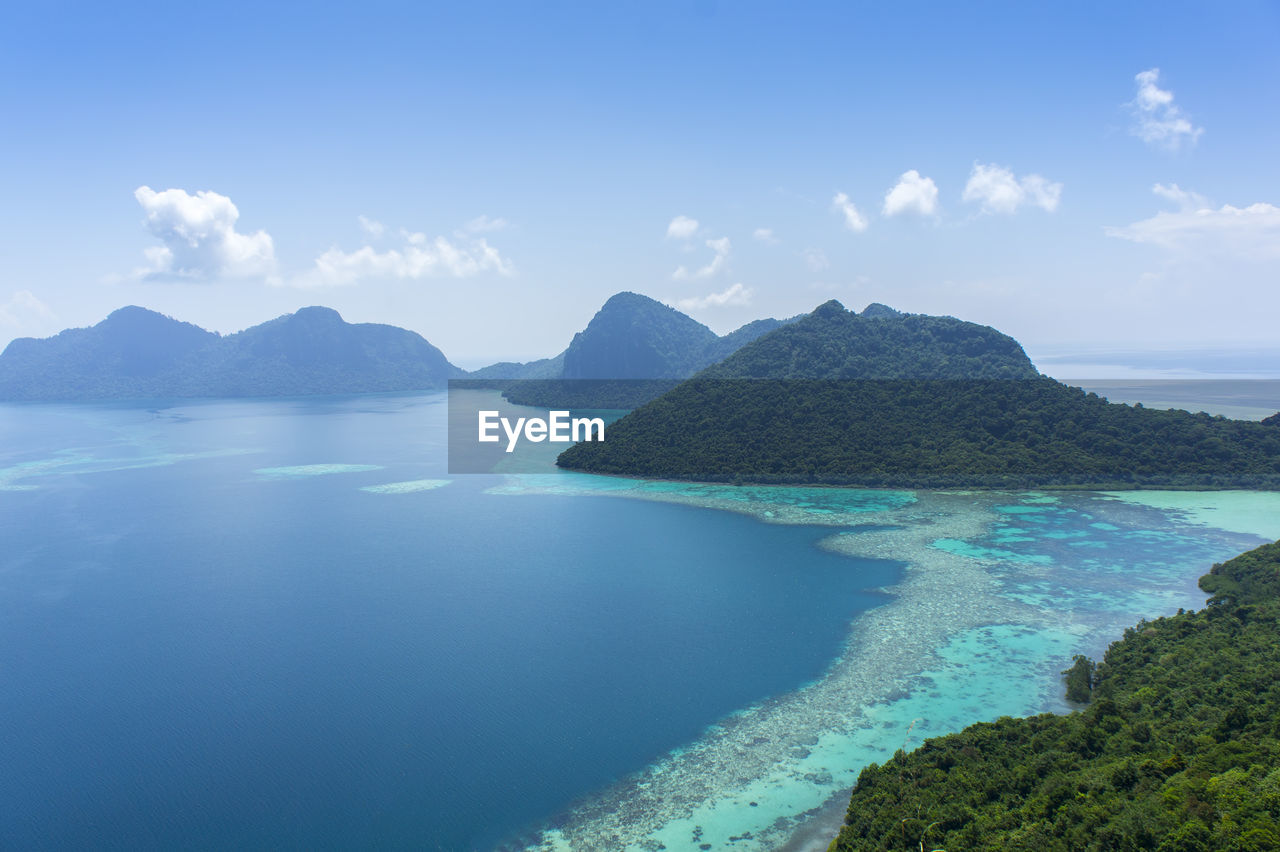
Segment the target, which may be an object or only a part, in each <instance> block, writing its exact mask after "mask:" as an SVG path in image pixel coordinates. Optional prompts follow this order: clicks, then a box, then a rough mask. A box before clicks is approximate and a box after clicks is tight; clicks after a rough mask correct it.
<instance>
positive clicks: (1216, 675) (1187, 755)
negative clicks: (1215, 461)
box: [831, 542, 1280, 852]
mask: <svg viewBox="0 0 1280 852" xmlns="http://www.w3.org/2000/svg"><path fill="white" fill-rule="evenodd" d="M1200 585H1201V587H1202V588H1203V589H1204V590H1205V591H1206V592H1208V593H1210V594H1212V595H1213V597H1212V598H1211V599H1210V601H1209V603H1208V605H1207V606H1206V608H1205V609H1203V610H1201V611H1199V612H1186V613H1182V612H1180V613H1179V614H1178V615H1176V616H1173V617H1169V618H1160V619H1157V620H1156V621H1152V622H1142V623H1140V624H1138V625H1137V626H1136V627H1134V628H1131V629H1129V630H1127V631H1126V632H1125V636H1124V638H1123V639H1122V640H1121V641H1118V642H1116V643H1115V644H1113V645H1112V646H1111V648H1110V649H1109V650H1108V651H1107V654H1106V657H1105V659H1104V660H1103V662H1102V663H1101V664H1099V665H1098V666H1097V667H1096V669H1094V668H1093V666H1092V665H1091V663H1090V662H1089V661H1088V660H1085V659H1084V658H1083V657H1079V658H1077V660H1076V664H1075V665H1074V666H1073V667H1072V668H1071V669H1070V670H1068V671H1069V675H1068V686H1069V688H1074V689H1075V690H1077V691H1078V692H1079V693H1080V697H1084V698H1090V699H1091V703H1090V704H1089V706H1088V707H1087V708H1086V709H1085V710H1083V711H1082V712H1078V713H1074V714H1071V715H1069V716H1055V715H1048V714H1046V715H1041V716H1035V717H1031V718H1026V719H1011V718H1004V719H1000V720H998V721H996V722H993V723H989V724H979V725H974V726H972V727H970V728H967V729H965V730H964V731H962V732H960V733H957V734H952V735H949V736H946V737H940V738H937V739H933V740H927V741H925V743H924V744H923V745H921V746H920V748H918V749H916V750H915V751H913V752H911V753H910V754H904V753H903V752H898V753H897V754H896V755H895V756H894V757H893V758H892V759H891V760H889V761H888V762H886V763H885V764H884V765H882V766H876V765H872V766H869V767H867V768H866V769H865V770H863V772H862V774H861V776H860V777H859V779H858V783H857V786H856V787H855V788H854V791H853V795H852V797H851V799H850V802H849V810H848V814H847V816H846V820H845V826H844V828H843V829H842V830H841V832H840V835H839V836H838V837H837V838H836V840H835V841H834V842H833V843H832V844H831V849H832V850H835V852H871V850H904V852H905V850H912V852H919V850H920V849H925V850H931V849H932V850H951V852H958V850H990V852H1001V851H1002V850H1027V852H1032V850H1034V852H1076V850H1139V849H1150V850H1161V851H1162V852H1228V850H1240V852H1244V850H1250V851H1251V852H1252V850H1272V849H1280V542H1278V543H1275V544H1268V545H1264V546H1262V547H1259V548H1257V549H1256V550H1252V551H1249V552H1248V553H1245V554H1243V555H1241V556H1238V557H1236V558H1235V559H1232V560H1230V561H1229V562H1226V563H1224V564H1222V565H1215V566H1214V567H1213V570H1212V571H1211V572H1210V573H1209V574H1207V575H1205V576H1204V577H1202V578H1201V580H1200Z"/></svg>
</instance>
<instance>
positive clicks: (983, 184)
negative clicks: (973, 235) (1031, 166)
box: [962, 163, 1062, 213]
mask: <svg viewBox="0 0 1280 852" xmlns="http://www.w3.org/2000/svg"><path fill="white" fill-rule="evenodd" d="M962 197H963V198H964V200H965V201H979V202H981V203H982V209H983V212H986V213H1013V212H1016V211H1017V209H1018V208H1019V207H1021V206H1022V205H1024V204H1031V205H1033V206H1035V207H1039V208H1040V209H1041V210H1045V211H1047V212H1049V213H1052V212H1053V211H1054V210H1056V209H1057V208H1058V201H1059V199H1060V198H1061V197H1062V184H1061V183H1050V182H1049V181H1047V180H1046V179H1044V178H1042V177H1041V176H1040V175H1027V176H1026V177H1023V178H1018V177H1017V176H1016V175H1015V174H1014V173H1013V172H1012V171H1010V170H1009V169H1006V168H1004V167H1002V166H997V165H995V164H994V163H993V164H991V165H986V166H984V165H982V164H980V163H974V165H973V171H972V172H970V173H969V181H968V182H967V183H966V184H965V185H964V195H963V196H962Z"/></svg>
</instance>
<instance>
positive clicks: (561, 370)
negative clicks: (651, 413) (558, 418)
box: [470, 292, 788, 408]
mask: <svg viewBox="0 0 1280 852" xmlns="http://www.w3.org/2000/svg"><path fill="white" fill-rule="evenodd" d="M786 322H788V321H787V320H776V319H763V320H756V321H754V322H751V323H748V324H747V325H744V326H743V327H742V328H739V329H738V330H736V331H733V332H731V333H729V334H726V335H724V336H723V337H718V336H717V335H716V333H715V332H713V331H712V330H711V329H709V328H707V327H706V326H705V325H703V324H702V323H700V322H698V321H697V320H694V319H693V318H692V317H689V316H687V315H686V314H683V313H681V312H680V311H677V310H676V309H675V308H672V307H669V306H667V305H664V304H662V303H661V302H658V301H656V300H654V299H651V298H649V297H648V296H642V295H640V294H639V293H629V292H623V293H618V294H616V295H614V296H611V297H610V298H609V300H608V301H606V302H605V303H604V306H603V307H601V308H600V310H599V311H598V312H596V314H595V316H594V317H592V318H591V321H590V322H589V323H588V324H587V327H586V328H585V329H583V330H582V331H580V332H578V333H577V334H575V335H574V336H573V340H572V341H570V343H569V346H568V348H567V349H565V351H564V352H562V353H561V354H560V355H558V356H556V357H555V358H547V359H543V360H541V361H532V362H530V363H528V364H511V363H502V364H493V365H490V366H488V367H484V368H482V369H480V370H476V371H475V372H473V373H471V374H470V378H473V379H519V380H526V381H522V382H521V383H520V384H518V385H507V386H505V388H506V389H505V393H506V395H507V397H508V398H509V399H510V400H511V401H512V402H518V403H523V404H526V405H537V406H543V407H562V406H563V407H572V408H579V407H587V408H590V407H601V408H615V407H622V408H632V407H635V406H636V405H640V404H642V403H644V402H647V401H648V400H649V399H652V398H653V397H655V396H657V395H658V394H659V393H661V392H663V391H666V390H669V389H670V388H671V387H674V385H675V384H676V382H677V381H678V380H680V379H685V378H688V377H689V376H692V375H693V374H694V373H696V372H698V371H699V370H701V369H703V368H704V367H706V366H708V365H709V364H713V363H715V362H716V361H719V360H721V359H723V358H725V357H727V356H728V355H731V354H733V353H734V352H736V351H737V350H738V349H740V348H741V347H743V346H745V345H746V344H748V343H750V342H751V341H753V340H755V339H757V338H758V337H760V336H761V335H764V334H766V333H768V332H770V331H773V330H775V329H777V328H779V327H781V326H782V325H784V324H785V323H786ZM532 380H537V381H532ZM560 380H566V381H560Z"/></svg>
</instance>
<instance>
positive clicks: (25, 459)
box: [0, 397, 899, 849]
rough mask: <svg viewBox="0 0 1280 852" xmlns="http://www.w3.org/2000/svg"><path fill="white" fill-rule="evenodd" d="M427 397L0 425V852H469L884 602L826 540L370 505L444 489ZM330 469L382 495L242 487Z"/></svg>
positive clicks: (544, 509)
mask: <svg viewBox="0 0 1280 852" xmlns="http://www.w3.org/2000/svg"><path fill="white" fill-rule="evenodd" d="M441 399H442V398H441V397H423V398H397V397H385V398H364V399H348V400H340V399H323V400H301V401H271V402H223V403H198V404H183V405H180V406H177V407H163V406H144V405H134V406H111V405H96V406H95V405H84V406H0V469H6V470H8V471H9V472H8V474H7V476H8V478H7V479H0V763H2V765H3V767H4V769H3V771H2V772H0V801H3V802H4V805H3V807H0V848H24V849H26V848H88V847H95V848H103V847H110V846H115V847H120V848H141V847H151V848H176V847H188V848H189V847H202V846H203V847H222V848H231V847H236V848H262V847H276V848H335V847H351V846H359V847H382V848H391V847H400V848H427V849H433V848H439V849H472V848H488V847H491V846H492V845H493V844H495V843H497V842H498V841H499V840H501V839H503V838H506V837H509V836H510V835H511V834H512V833H513V832H518V831H520V830H521V829H522V827H526V826H528V825H529V824H530V823H532V822H536V821H539V820H541V819H544V818H546V817H548V816H549V815H551V814H554V813H555V812H557V811H559V810H561V809H562V808H564V807H566V806H567V805H568V804H569V803H570V802H571V801H572V800H573V799H574V798H575V797H577V796H581V795H583V794H586V793H588V792H589V791H591V790H593V789H596V788H599V787H600V786H601V785H603V784H606V783H607V782H609V781H610V780H612V779H614V778H616V777H618V776H620V775H623V774H626V773H628V772H630V771H634V770H636V769H639V768H640V767H642V766H643V765H645V764H646V763H648V762H650V761H651V760H653V759H655V758H656V757H658V756H660V755H661V754H662V753H663V752H665V751H666V750H667V749H670V748H672V747H676V746H679V745H681V744H682V743H686V742H689V741H691V740H693V739H694V738H696V737H697V736H698V734H699V733H700V731H702V730H703V729H704V727H705V726H706V725H708V724H710V723H712V722H714V721H715V720H716V719H718V718H720V717H722V716H723V715H724V714H726V713H729V712H732V711H734V710H736V709H740V708H743V707H745V706H747V705H749V704H751V703H752V702H755V701H758V700H761V699H763V698H765V697H767V696H769V695H773V694H778V693H781V692H785V691H789V690H792V689H794V688H796V687H797V686H799V685H800V684H802V683H804V682H806V681H808V680H811V679H813V678H815V677H817V676H818V675H820V674H821V673H822V671H823V670H824V669H825V668H826V666H827V664H828V663H829V662H830V660H831V659H832V658H833V657H834V656H835V655H836V654H837V653H838V652H839V651H840V649H841V647H842V644H843V642H844V640H845V637H846V635H847V626H848V622H849V620H850V619H851V618H852V617H854V616H855V615H856V614H857V613H858V612H859V611H862V610H864V609H865V608H867V607H870V606H874V605H876V604H878V603H882V602H883V601H884V600H885V599H884V597H883V596H881V595H875V594H871V593H868V592H866V591H864V590H865V589H868V588H871V587H876V586H880V585H883V584H887V583H891V582H893V581H894V579H895V578H896V577H897V574H898V571H899V566H898V565H897V564H896V563H890V562H881V561H870V560H855V559H850V558H848V557H842V556H836V555H833V554H830V553H827V552H825V551H823V550H820V549H819V548H817V547H815V546H814V543H815V542H816V541H817V540H818V539H820V538H822V537H824V536H825V535H828V534H830V532H832V530H831V529H830V528H827V529H817V528H809V527H788V526H777V525H767V524H762V523H758V522H757V521H755V520H752V519H750V518H747V517H744V516H738V515H734V514H730V513H724V512H716V511H710V510H703V509H697V508H692V507H686V506H677V505H668V504H661V503H650V502H643V501H636V500H623V499H614V498H574V497H554V496H539V497H509V496H499V495H490V494H485V493H484V489H485V488H486V487H488V486H490V485H492V484H494V483H496V482H498V480H497V479H494V478H488V477H465V476H464V477H456V478H454V481H453V482H452V483H451V484H449V485H447V486H445V487H442V488H438V489H435V490H430V491H422V492H417V493H410V494H376V493H368V492H365V491H361V490H360V487H361V486H366V485H377V484H382V483H388V482H396V481H403V480H412V479H422V478H428V477H441V478H446V477H447V475H446V474H445V471H444V469H443V466H444V435H443V432H442V430H443V425H444V418H443V414H444V412H443V408H442V406H441V405H440V404H439V403H440V400H441ZM221 450H247V451H252V452H247V453H244V454H231V455H220V456H214V457H203V458H176V457H175V456H174V455H173V454H192V453H208V452H211V451H221ZM324 463H343V464H371V465H382V466H384V469H382V470H370V471H362V472H347V473H336V474H330V475H323V476H296V477H283V478H271V477H269V476H264V475H261V474H257V473H255V472H254V471H255V470H258V469H262V468H269V467H278V466H286V465H311V464H324ZM17 465H26V467H23V468H16V466H17ZM128 465H134V466H132V467H127V466H128ZM139 465H149V466H139ZM121 468H124V469H121ZM15 470H17V471H18V473H15V472H14V471H15ZM28 474H29V475H28ZM6 483H7V484H8V485H10V486H14V485H17V486H35V487H34V488H33V489H30V490H3V487H4V486H5V484H6Z"/></svg>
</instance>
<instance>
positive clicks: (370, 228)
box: [356, 216, 387, 240]
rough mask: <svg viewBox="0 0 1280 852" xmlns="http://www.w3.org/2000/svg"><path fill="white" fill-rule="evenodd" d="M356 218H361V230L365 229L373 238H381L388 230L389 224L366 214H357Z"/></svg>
mask: <svg viewBox="0 0 1280 852" xmlns="http://www.w3.org/2000/svg"><path fill="white" fill-rule="evenodd" d="M356 218H357V219H359V220H360V230H362V231H364V232H365V234H367V235H368V236H369V237H370V238H371V239H375V240H376V239H379V238H380V237H381V236H382V235H383V234H384V233H386V231H387V226H386V225H384V224H382V223H381V222H378V221H375V220H373V219H369V218H367V217H365V216H357V217H356Z"/></svg>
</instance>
